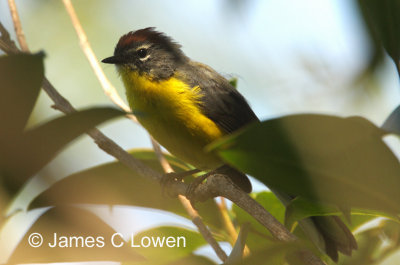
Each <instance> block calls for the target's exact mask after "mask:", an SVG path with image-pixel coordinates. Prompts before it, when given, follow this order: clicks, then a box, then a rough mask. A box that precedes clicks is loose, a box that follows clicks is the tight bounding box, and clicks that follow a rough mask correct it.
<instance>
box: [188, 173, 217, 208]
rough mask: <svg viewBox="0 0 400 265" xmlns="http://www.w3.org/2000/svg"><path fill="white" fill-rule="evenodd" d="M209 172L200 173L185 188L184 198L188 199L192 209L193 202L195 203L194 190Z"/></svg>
mask: <svg viewBox="0 0 400 265" xmlns="http://www.w3.org/2000/svg"><path fill="white" fill-rule="evenodd" d="M210 175H211V174H210V173H206V174H204V175H201V176H199V177H197V178H195V179H194V180H193V181H192V182H191V183H190V184H189V186H188V188H187V190H186V198H187V199H188V200H189V201H190V204H191V205H192V207H193V209H196V207H195V203H196V201H197V200H196V196H195V191H196V189H197V187H198V186H199V185H200V184H201V183H203V181H204V180H206V179H207V178H208V177H209V176H210Z"/></svg>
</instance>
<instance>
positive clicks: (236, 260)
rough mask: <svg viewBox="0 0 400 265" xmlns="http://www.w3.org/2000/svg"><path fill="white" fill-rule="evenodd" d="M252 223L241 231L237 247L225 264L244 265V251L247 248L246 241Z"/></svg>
mask: <svg viewBox="0 0 400 265" xmlns="http://www.w3.org/2000/svg"><path fill="white" fill-rule="evenodd" d="M249 228H250V223H244V224H243V225H242V227H241V229H240V232H239V235H238V237H237V239H236V242H235V245H234V246H233V249H232V251H231V254H230V255H229V256H228V258H227V260H226V261H225V262H224V264H226V265H228V264H229V265H231V264H242V260H243V250H244V247H245V246H246V239H247V235H248V233H249Z"/></svg>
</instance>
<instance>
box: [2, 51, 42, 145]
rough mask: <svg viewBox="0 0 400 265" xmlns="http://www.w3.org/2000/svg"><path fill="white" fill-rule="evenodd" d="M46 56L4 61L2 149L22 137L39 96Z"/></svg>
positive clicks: (40, 55) (4, 57) (3, 59)
mask: <svg viewBox="0 0 400 265" xmlns="http://www.w3.org/2000/svg"><path fill="white" fill-rule="evenodd" d="M43 58H44V54H43V53H37V54H33V55H32V54H22V53H21V54H15V55H8V56H1V57H0V80H1V85H0V93H1V97H0V124H1V125H2V128H6V129H3V130H0V145H3V141H4V142H6V143H7V141H9V140H10V139H12V138H14V137H16V136H18V135H20V134H21V133H22V130H23V129H24V128H25V124H26V123H27V121H28V118H29V116H30V114H31V112H32V109H33V106H34V105H35V102H36V99H37V97H38V95H39V91H40V88H41V86H42V81H43V76H44V66H43Z"/></svg>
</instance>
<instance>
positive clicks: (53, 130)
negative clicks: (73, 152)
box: [0, 107, 124, 193]
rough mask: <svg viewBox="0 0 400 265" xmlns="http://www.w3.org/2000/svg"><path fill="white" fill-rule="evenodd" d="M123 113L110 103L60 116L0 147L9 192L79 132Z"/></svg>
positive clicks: (14, 190) (21, 183)
mask: <svg viewBox="0 0 400 265" xmlns="http://www.w3.org/2000/svg"><path fill="white" fill-rule="evenodd" d="M123 114H124V112H121V111H119V110H116V109H114V108H109V107H98V108H90V109H86V110H81V111H77V112H74V113H72V114H68V115H65V116H61V117H59V118H56V119H53V120H51V121H49V122H47V123H45V124H42V125H40V126H38V127H36V128H33V129H30V130H28V131H26V132H25V133H24V134H23V135H22V136H20V137H19V138H18V139H15V140H16V141H15V142H12V144H11V145H7V146H6V148H3V149H1V151H0V163H1V166H0V168H1V169H2V170H3V175H4V176H3V177H5V182H6V183H5V184H6V186H7V188H8V190H9V191H10V192H11V193H12V192H16V191H18V190H19V188H20V187H21V186H22V185H23V184H24V183H25V181H26V180H27V179H28V178H29V177H31V176H32V175H34V174H35V173H37V172H38V171H39V170H40V169H41V168H43V167H44V166H45V165H46V164H47V163H48V162H49V161H50V160H51V159H52V158H53V157H54V156H55V155H56V154H57V153H58V152H59V151H60V150H61V149H62V148H64V147H65V146H66V145H67V144H68V143H70V142H71V141H72V140H74V139H75V138H77V137H78V136H80V135H81V134H83V133H85V132H87V131H89V130H90V129H92V128H93V127H95V126H96V125H98V124H100V123H102V122H104V121H106V120H109V119H111V118H115V117H117V116H121V115H123ZM7 147H8V148H7Z"/></svg>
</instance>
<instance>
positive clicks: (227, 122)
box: [102, 27, 357, 261]
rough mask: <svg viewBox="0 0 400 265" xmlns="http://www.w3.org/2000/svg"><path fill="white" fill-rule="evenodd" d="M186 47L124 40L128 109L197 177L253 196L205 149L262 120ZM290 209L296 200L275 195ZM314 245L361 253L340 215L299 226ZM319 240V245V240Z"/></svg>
mask: <svg viewBox="0 0 400 265" xmlns="http://www.w3.org/2000/svg"><path fill="white" fill-rule="evenodd" d="M181 48H182V47H181V45H180V44H178V43H177V42H175V41H174V40H173V39H172V38H171V37H169V36H167V35H166V34H164V33H162V32H159V31H157V30H156V29H155V28H154V27H148V28H144V29H139V30H136V31H131V32H128V33H127V34H125V35H123V36H122V37H120V39H119V41H118V43H117V45H116V46H115V49H114V55H112V56H110V57H107V58H105V59H103V60H102V62H103V63H107V64H114V65H116V68H117V72H118V73H119V75H120V77H121V79H122V82H123V84H124V86H125V92H126V96H127V100H128V103H129V105H130V107H131V109H132V111H133V113H134V114H135V115H136V117H137V119H138V121H139V122H140V123H141V124H142V125H143V127H144V128H145V129H146V130H147V131H148V132H149V133H150V135H151V136H152V137H153V138H154V139H155V140H157V142H159V143H160V144H161V145H162V146H163V147H165V148H166V149H167V150H168V151H169V152H170V153H171V154H173V155H174V156H176V157H178V158H179V159H181V160H183V161H185V162H187V163H189V164H191V165H193V166H194V167H196V168H197V169H198V170H201V171H207V172H210V171H211V172H214V173H221V174H225V175H227V176H228V177H229V178H230V179H231V180H232V182H233V183H234V184H235V185H237V186H238V187H239V188H241V189H242V190H243V191H244V192H247V193H250V192H251V190H252V185H251V182H250V180H249V178H248V177H247V176H246V175H245V174H244V173H242V172H240V171H239V170H237V169H235V168H234V167H232V166H230V165H228V164H225V163H224V161H223V160H222V159H221V158H220V157H219V156H218V155H217V154H215V153H212V152H206V151H205V146H207V145H209V144H210V143H212V142H214V141H215V140H218V139H220V138H221V137H224V136H226V135H229V134H232V133H234V132H236V131H238V130H239V129H243V128H245V127H246V126H249V125H250V124H253V123H258V122H260V120H259V119H258V117H257V116H256V114H255V113H254V112H253V110H252V109H251V107H250V105H249V103H248V102H247V101H246V99H245V98H244V96H243V95H242V94H241V93H240V92H239V91H238V90H237V89H236V88H235V87H233V86H232V85H231V84H230V82H229V81H228V80H227V79H226V78H225V77H223V76H222V75H220V74H219V73H218V72H217V71H215V70H214V69H212V68H211V67H209V66H208V65H206V64H203V63H200V62H196V61H193V60H191V59H190V58H189V57H188V56H186V55H185V54H184V52H183V51H182V49H181ZM273 192H274V193H275V194H276V195H277V197H278V198H279V199H280V200H281V201H282V202H283V204H285V205H286V204H287V203H288V202H290V200H292V199H293V198H295V196H294V195H289V194H285V193H283V192H281V191H273ZM300 226H301V227H302V228H303V230H305V231H306V233H308V234H310V235H311V239H312V241H313V242H314V243H315V244H317V246H318V247H319V248H320V249H321V250H322V251H323V252H325V253H326V254H327V255H328V256H330V257H331V259H332V260H334V261H337V260H338V252H342V253H344V254H346V255H350V254H351V252H352V250H353V249H356V248H357V243H356V241H355V239H354V236H353V235H352V233H351V232H350V230H349V229H348V228H347V227H346V225H345V224H344V223H343V222H342V221H341V220H340V218H338V217H335V216H323V217H311V218H308V219H305V220H303V221H300ZM313 238H314V239H313Z"/></svg>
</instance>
